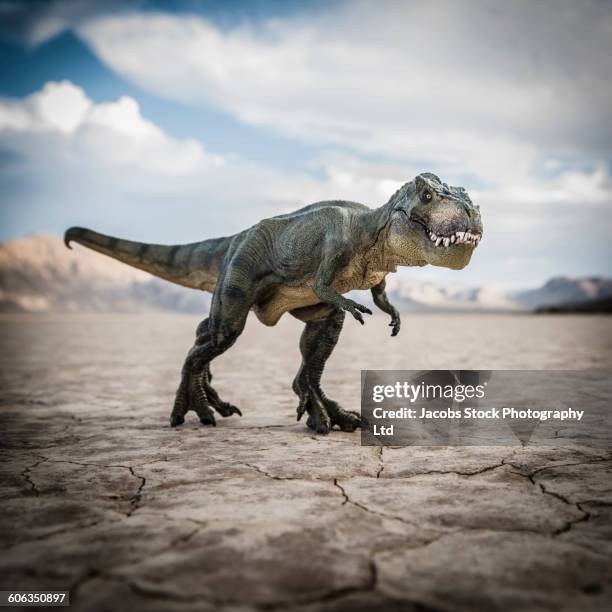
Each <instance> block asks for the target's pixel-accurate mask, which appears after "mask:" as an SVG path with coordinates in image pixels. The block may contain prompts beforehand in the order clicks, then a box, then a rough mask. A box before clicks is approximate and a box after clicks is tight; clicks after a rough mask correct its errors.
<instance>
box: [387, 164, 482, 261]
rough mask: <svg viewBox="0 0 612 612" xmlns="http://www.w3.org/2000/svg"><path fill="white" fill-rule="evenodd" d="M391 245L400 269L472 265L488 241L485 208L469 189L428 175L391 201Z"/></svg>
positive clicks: (403, 189) (389, 234)
mask: <svg viewBox="0 0 612 612" xmlns="http://www.w3.org/2000/svg"><path fill="white" fill-rule="evenodd" d="M388 206H389V207H390V209H391V218H390V225H389V232H388V237H387V240H388V246H389V247H390V248H391V250H392V251H393V253H394V255H395V256H396V257H397V259H398V260H399V262H400V265H402V264H403V265H426V264H431V265H434V266H442V267H445V268H452V269H454V270H460V269H461V268H464V267H465V266H467V264H468V263H469V262H470V258H471V257H472V253H473V251H474V249H475V248H476V247H477V246H478V243H479V242H480V239H481V237H482V221H481V218H480V208H479V207H478V206H476V205H475V204H473V203H472V200H470V197H469V196H468V194H467V192H466V191H465V189H463V187H451V186H449V185H447V184H446V183H443V182H442V181H441V180H440V179H439V178H438V177H437V176H436V175H435V174H431V173H430V172H425V173H423V174H419V175H418V176H417V177H416V178H415V179H414V180H413V181H411V182H410V183H406V184H405V185H404V186H403V187H402V188H401V189H400V190H399V191H398V192H397V193H396V194H395V195H394V196H393V197H392V198H391V200H390V201H389V203H388Z"/></svg>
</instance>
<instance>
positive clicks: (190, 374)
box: [65, 173, 482, 433]
mask: <svg viewBox="0 0 612 612" xmlns="http://www.w3.org/2000/svg"><path fill="white" fill-rule="evenodd" d="M481 236H482V223H481V219H480V212H479V208H478V206H475V205H474V204H473V203H472V202H471V200H470V198H469V197H468V195H467V193H466V192H465V190H464V189H462V188H460V187H449V186H448V185H446V183H442V182H441V181H440V179H439V178H438V177H437V176H435V175H434V174H431V173H424V174H421V175H419V176H417V177H416V178H415V179H414V180H413V181H411V182H409V183H406V184H405V185H404V186H403V187H401V188H400V189H399V190H398V191H397V192H396V193H395V194H394V195H393V196H392V197H391V199H390V200H389V201H388V202H387V203H386V204H385V205H383V206H381V207H380V208H377V209H370V208H368V207H367V206H364V205H363V204H357V203H355V202H346V201H329V202H318V203H316V204H311V205H310V206H306V207H304V208H302V209H300V210H298V211H296V212H294V213H289V214H286V215H280V216H277V217H272V218H271V219H264V220H263V221H260V222H259V223H258V224H256V225H254V226H253V227H251V228H250V229H248V230H245V231H243V232H240V233H239V234H236V235H234V236H228V237H225V238H216V239H211V240H204V241H202V242H196V243H192V244H186V245H176V246H164V245H151V244H143V243H139V242H130V241H127V240H121V239H118V238H113V237H110V236H104V235H102V234H98V233H96V232H92V231H91V230H87V229H83V228H70V229H69V230H68V231H67V232H66V235H65V242H66V245H67V246H69V243H70V242H71V241H75V242H78V243H80V244H83V245H85V246H87V247H89V248H92V249H94V250H96V251H99V252H101V253H104V254H106V255H109V256H111V257H114V258H116V259H119V260H120V261H123V262H124V263H127V264H129V265H132V266H134V267H136V268H140V269H143V270H146V271H147V272H150V273H152V274H155V275H157V276H160V277H161V278H165V279H167V280H170V281H172V282H174V283H177V284H180V285H185V286H187V287H194V288H198V289H202V290H204V291H211V292H212V293H213V298H212V304H211V309H210V314H209V316H208V318H206V319H204V321H202V323H200V325H199V326H198V329H197V331H196V341H195V344H194V346H193V347H192V348H191V350H190V351H189V353H188V355H187V358H186V360H185V364H184V366H183V371H182V376H181V383H180V385H179V388H178V391H177V394H176V399H175V402H174V408H173V410H172V415H171V418H170V421H171V424H172V425H173V426H176V425H180V424H182V423H183V422H184V420H185V414H186V413H187V412H188V411H189V410H194V411H195V412H196V413H197V415H198V416H199V418H200V421H201V422H202V423H203V424H205V425H215V424H216V423H215V416H214V412H213V409H214V410H216V411H217V412H218V413H219V414H221V415H222V416H224V417H226V416H230V415H232V414H241V413H240V411H239V410H238V408H236V407H235V406H233V405H232V404H229V403H227V402H224V401H222V400H221V399H220V398H219V396H218V394H217V393H216V391H215V390H214V389H213V387H212V386H211V380H212V375H211V373H210V363H211V362H212V360H213V359H215V357H218V356H219V355H221V354H222V353H223V352H225V351H226V350H227V349H228V348H229V347H230V346H232V344H234V342H235V341H236V339H237V338H238V336H239V335H240V334H241V332H242V330H243V329H244V325H245V322H246V318H247V315H248V313H249V311H250V310H253V311H254V312H255V314H256V315H257V317H258V318H259V319H260V320H261V321H262V322H263V323H264V324H266V325H275V324H276V322H277V321H278V319H279V318H280V317H281V316H282V315H283V314H284V313H285V312H290V313H291V314H292V315H294V316H295V317H297V318H298V319H300V320H302V321H304V322H305V323H306V327H305V329H304V332H303V334H302V337H301V340H300V350H301V353H302V365H301V367H300V370H299V372H298V373H297V375H296V377H295V380H294V381H293V390H294V391H295V393H296V394H297V395H298V397H299V406H298V408H297V414H298V419H300V418H301V416H302V415H303V414H304V412H307V413H308V419H307V425H308V426H309V427H310V428H311V429H314V430H315V431H316V432H318V433H327V432H329V430H330V429H331V428H332V427H333V426H334V425H337V426H338V427H340V428H341V429H342V430H344V431H353V430H354V429H355V428H357V427H360V426H361V420H360V417H359V414H357V413H356V412H349V411H346V410H344V409H342V408H341V407H340V406H339V405H338V404H337V403H336V402H334V401H333V400H331V399H329V398H327V397H326V395H325V393H324V392H323V391H322V390H321V387H320V381H321V375H322V372H323V368H324V366H325V362H326V361H327V359H328V358H329V356H330V355H331V353H332V351H333V349H334V346H335V345H336V342H337V341H338V337H339V335H340V331H341V329H342V325H343V322H344V317H345V313H346V312H349V313H350V314H352V315H353V317H355V319H357V320H358V321H359V322H360V323H362V324H363V322H364V321H363V314H372V313H371V311H370V310H369V309H368V308H366V307H365V306H363V305H362V304H359V303H357V302H355V301H353V300H351V299H348V298H346V297H344V296H343V295H342V294H343V293H346V292H347V291H350V290H353V289H370V290H371V291H372V296H373V298H374V303H375V304H376V306H378V307H379V308H380V309H381V310H383V311H384V312H386V313H387V314H389V315H390V316H391V323H390V325H391V326H392V328H393V329H392V335H393V336H395V335H396V334H397V333H398V332H399V329H400V316H399V313H398V312H397V310H396V309H395V308H394V307H393V305H392V304H391V303H390V302H389V300H388V299H387V295H386V293H385V280H384V279H385V276H386V275H387V274H388V273H389V272H395V270H396V268H397V266H424V265H427V264H432V265H436V266H444V267H447V268H452V269H461V268H463V267H465V266H466V265H467V264H468V263H469V261H470V258H471V255H472V252H473V250H474V248H475V247H476V246H477V245H478V242H479V240H480V237H481Z"/></svg>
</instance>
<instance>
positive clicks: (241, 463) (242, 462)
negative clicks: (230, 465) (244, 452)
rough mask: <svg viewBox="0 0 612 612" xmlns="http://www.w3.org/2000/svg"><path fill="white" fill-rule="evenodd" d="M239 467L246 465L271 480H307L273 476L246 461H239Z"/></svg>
mask: <svg viewBox="0 0 612 612" xmlns="http://www.w3.org/2000/svg"><path fill="white" fill-rule="evenodd" d="M238 464H239V465H244V466H246V467H248V468H251V469H252V470H255V471H256V472H258V473H259V474H263V475H264V476H266V477H267V478H271V479H272V480H306V479H305V478H294V477H292V476H276V475H275V474H271V473H270V472H266V471H265V470H264V469H263V468H260V467H259V466H258V465H255V464H253V463H247V462H246V461H239V462H238Z"/></svg>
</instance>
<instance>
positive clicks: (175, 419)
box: [170, 414, 185, 427]
mask: <svg viewBox="0 0 612 612" xmlns="http://www.w3.org/2000/svg"><path fill="white" fill-rule="evenodd" d="M184 422H185V417H183V416H181V415H180V414H173V415H171V416H170V427H176V426H177V425H182V424H183V423H184Z"/></svg>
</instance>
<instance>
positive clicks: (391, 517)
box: [333, 478, 420, 529]
mask: <svg viewBox="0 0 612 612" xmlns="http://www.w3.org/2000/svg"><path fill="white" fill-rule="evenodd" d="M333 485H334V487H336V488H337V489H339V491H340V493H341V494H342V498H343V502H342V504H341V505H342V506H345V505H346V504H351V506H355V507H356V508H359V509H360V510H363V512H367V513H368V514H373V515H375V516H380V517H382V518H386V519H389V520H392V521H399V522H400V523H403V524H404V525H409V526H410V527H414V528H417V529H418V528H419V527H420V526H419V525H418V524H417V523H414V522H413V521H409V520H408V519H405V518H402V517H400V516H395V515H394V514H387V513H385V512H379V511H378V510H372V508H368V507H367V506H366V505H364V504H362V503H360V502H356V501H354V500H352V499H351V498H350V497H349V495H348V494H347V492H346V490H345V489H344V487H343V486H342V485H341V484H340V483H339V482H338V479H337V478H334V480H333Z"/></svg>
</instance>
